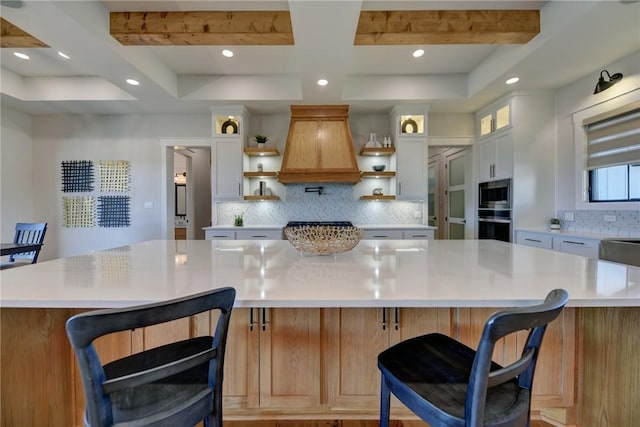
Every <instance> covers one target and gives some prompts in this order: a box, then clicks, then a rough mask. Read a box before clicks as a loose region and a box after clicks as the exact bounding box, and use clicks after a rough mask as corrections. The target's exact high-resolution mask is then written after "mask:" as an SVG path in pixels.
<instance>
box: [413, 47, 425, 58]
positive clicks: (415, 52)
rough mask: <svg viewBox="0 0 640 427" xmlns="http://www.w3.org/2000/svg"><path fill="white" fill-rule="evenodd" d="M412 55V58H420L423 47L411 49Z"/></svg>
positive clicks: (422, 53)
mask: <svg viewBox="0 0 640 427" xmlns="http://www.w3.org/2000/svg"><path fill="white" fill-rule="evenodd" d="M412 55H413V57H414V58H420V57H421V56H422V55H424V49H416V50H414V51H413V53H412Z"/></svg>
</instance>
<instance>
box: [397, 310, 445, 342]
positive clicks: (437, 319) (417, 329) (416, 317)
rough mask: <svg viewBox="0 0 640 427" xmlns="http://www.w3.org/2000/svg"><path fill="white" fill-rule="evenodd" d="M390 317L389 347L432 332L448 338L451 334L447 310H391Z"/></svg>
mask: <svg viewBox="0 0 640 427" xmlns="http://www.w3.org/2000/svg"><path fill="white" fill-rule="evenodd" d="M390 315H391V317H392V323H391V325H390V331H391V342H390V344H391V345H395V344H397V343H399V342H401V341H404V340H407V339H409V338H413V337H417V336H420V335H426V334H430V333H434V332H439V333H441V334H444V335H449V336H451V334H452V333H453V330H452V324H451V310H450V309H448V308H398V309H391V313H390Z"/></svg>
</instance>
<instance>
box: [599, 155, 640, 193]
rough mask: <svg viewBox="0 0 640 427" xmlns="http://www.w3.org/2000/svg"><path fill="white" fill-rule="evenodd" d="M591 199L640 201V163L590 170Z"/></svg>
mask: <svg viewBox="0 0 640 427" xmlns="http://www.w3.org/2000/svg"><path fill="white" fill-rule="evenodd" d="M589 201H590V202H621V201H622V202H623V201H640V163H639V164H632V165H621V166H610V167H606V168H597V169H593V170H591V171H589Z"/></svg>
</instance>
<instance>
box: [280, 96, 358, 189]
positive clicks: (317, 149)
mask: <svg viewBox="0 0 640 427" xmlns="http://www.w3.org/2000/svg"><path fill="white" fill-rule="evenodd" d="M278 181H280V182H282V183H283V184H295V183H317V182H334V183H350V184H355V183H356V182H359V181H360V170H359V169H358V162H357V160H356V154H355V151H354V148H353V140H352V138H351V130H350V129H349V106H348V105H292V106H291V121H290V122H289V135H288V136H287V145H286V146H285V148H284V155H283V157H282V167H281V170H280V173H279V174H278Z"/></svg>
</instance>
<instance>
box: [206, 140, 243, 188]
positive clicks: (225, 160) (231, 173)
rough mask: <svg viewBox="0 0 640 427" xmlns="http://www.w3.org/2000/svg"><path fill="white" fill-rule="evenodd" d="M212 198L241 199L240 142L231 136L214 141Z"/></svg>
mask: <svg viewBox="0 0 640 427" xmlns="http://www.w3.org/2000/svg"><path fill="white" fill-rule="evenodd" d="M214 147H215V158H214V160H213V161H214V164H215V171H216V173H215V182H214V184H213V185H214V198H215V199H217V200H241V199H242V194H241V193H242V144H241V143H240V140H239V139H236V138H233V139H228V140H220V141H216V142H215V145H214Z"/></svg>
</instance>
